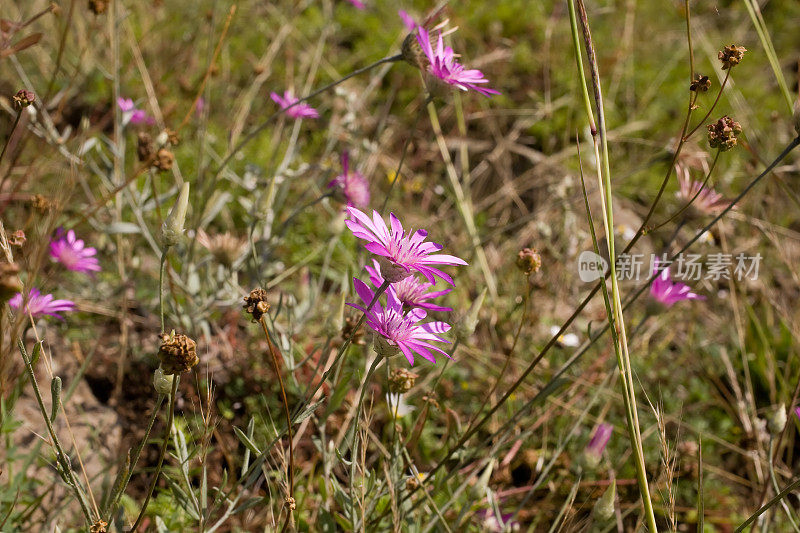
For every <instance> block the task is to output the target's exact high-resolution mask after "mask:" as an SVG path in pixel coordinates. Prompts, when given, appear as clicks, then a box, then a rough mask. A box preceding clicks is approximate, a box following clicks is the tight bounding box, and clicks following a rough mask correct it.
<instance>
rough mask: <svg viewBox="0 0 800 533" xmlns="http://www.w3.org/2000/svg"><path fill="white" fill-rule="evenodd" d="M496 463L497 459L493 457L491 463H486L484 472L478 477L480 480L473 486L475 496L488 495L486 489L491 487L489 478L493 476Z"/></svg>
mask: <svg viewBox="0 0 800 533" xmlns="http://www.w3.org/2000/svg"><path fill="white" fill-rule="evenodd" d="M494 465H495V459H491V460H490V461H489V464H488V465H486V468H484V469H483V472H481V477H479V478H478V481H477V482H476V483H475V485H474V486H473V487H472V495H473V496H474V497H475V498H483V497H485V496H486V489H487V488H489V480H490V479H491V477H492V471H494Z"/></svg>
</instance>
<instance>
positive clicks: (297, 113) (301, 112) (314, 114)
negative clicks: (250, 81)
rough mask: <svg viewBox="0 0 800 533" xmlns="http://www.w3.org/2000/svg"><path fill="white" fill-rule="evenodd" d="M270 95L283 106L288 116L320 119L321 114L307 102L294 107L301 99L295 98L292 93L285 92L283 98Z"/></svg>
mask: <svg viewBox="0 0 800 533" xmlns="http://www.w3.org/2000/svg"><path fill="white" fill-rule="evenodd" d="M269 95H270V97H271V98H272V100H273V101H274V102H275V103H276V104H278V105H279V106H281V109H286V110H287V111H286V114H287V115H289V116H290V117H292V118H318V117H319V112H318V111H317V110H316V109H314V108H313V107H311V106H310V105H308V104H306V103H305V102H303V103H302V104H297V105H293V104H294V103H295V102H297V101H298V100H300V99H299V98H297V97H296V96H294V95H293V94H292V91H284V92H283V96H282V97H281V95H279V94H278V93H270V94H269ZM290 106H291V107H290Z"/></svg>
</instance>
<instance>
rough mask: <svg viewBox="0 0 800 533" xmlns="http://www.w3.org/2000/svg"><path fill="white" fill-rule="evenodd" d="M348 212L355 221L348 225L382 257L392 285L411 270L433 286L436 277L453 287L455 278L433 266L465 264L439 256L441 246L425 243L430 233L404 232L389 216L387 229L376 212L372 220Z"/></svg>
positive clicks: (395, 219)
mask: <svg viewBox="0 0 800 533" xmlns="http://www.w3.org/2000/svg"><path fill="white" fill-rule="evenodd" d="M347 211H348V212H349V213H350V216H351V217H352V218H350V219H348V220H346V221H345V224H346V225H347V227H348V228H350V231H352V232H353V235H355V236H356V237H358V238H359V239H364V240H365V241H369V242H367V244H365V245H364V248H366V249H367V250H369V251H370V252H372V253H373V254H376V255H378V256H380V257H379V259H378V260H379V262H380V265H381V275H382V276H383V277H384V279H385V280H387V281H389V282H390V283H397V282H398V281H400V280H402V279H404V278H407V277H408V276H410V275H411V272H412V270H413V271H416V272H419V273H420V274H422V275H423V276H425V279H427V280H428V281H429V282H431V283H436V280H435V279H434V276H437V277H439V278H441V279H443V280H444V281H446V282H447V283H449V284H450V285H453V279H452V278H451V277H450V276H448V275H447V274H445V273H444V272H442V271H441V270H439V269H438V268H433V267H432V266H431V265H466V264H467V262H466V261H464V260H463V259H460V258H458V257H455V256H452V255H446V254H436V253H434V252H438V251H439V250H441V249H442V246H441V245H439V244H436V243H435V242H425V238H426V237H427V236H428V232H427V231H425V230H417V231H416V232H412V231H411V230H409V231H407V232H406V231H405V230H403V225H402V224H401V223H400V221H399V220H398V219H397V217H396V216H394V213H390V214H389V220H390V223H391V230H389V229H388V228H387V227H386V223H385V222H384V221H383V219H382V218H381V216H380V215H379V214H378V212H377V211H374V210H373V211H372V220H370V218H369V217H368V216H367V215H366V214H364V213H362V212H361V211H359V210H358V209H356V208H355V207H352V206H348V207H347Z"/></svg>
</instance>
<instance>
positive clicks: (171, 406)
mask: <svg viewBox="0 0 800 533" xmlns="http://www.w3.org/2000/svg"><path fill="white" fill-rule="evenodd" d="M179 381H180V374H175V377H174V378H173V379H172V391H171V392H170V394H169V415H168V417H167V427H166V429H165V430H164V442H162V443H161V451H160V452H159V454H158V465H157V466H156V471H155V473H154V474H153V479H152V480H151V481H150V487H149V488H148V489H147V496H146V497H145V499H144V503H143V504H142V509H141V511H139V516H137V517H136V522H134V523H133V527H132V528H131V531H132V532H133V533H136V531H137V530H138V529H139V526H140V525H141V523H142V520H143V519H144V515H145V513H146V512H147V504H149V503H150V498H152V497H153V491H154V490H155V489H156V483H158V476H159V475H160V474H161V467H162V466H163V464H164V457H166V455H167V445H168V444H169V436H170V434H171V433H172V422H173V421H174V420H175V396H176V395H177V393H178V382H179Z"/></svg>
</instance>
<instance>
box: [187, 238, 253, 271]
mask: <svg viewBox="0 0 800 533" xmlns="http://www.w3.org/2000/svg"><path fill="white" fill-rule="evenodd" d="M197 242H198V243H200V245H201V246H203V247H204V248H205V249H206V250H208V251H209V252H211V255H213V256H214V259H216V260H217V261H219V262H220V263H221V264H223V265H225V266H227V267H230V266H231V265H233V263H234V262H236V260H237V259H239V257H241V255H242V253H244V249H245V246H246V245H247V240H246V239H243V238H239V237H237V236H235V235H233V234H231V233H229V232H225V233H218V234H216V235H209V234H208V233H206V232H205V231H203V230H202V229H199V230H197Z"/></svg>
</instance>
